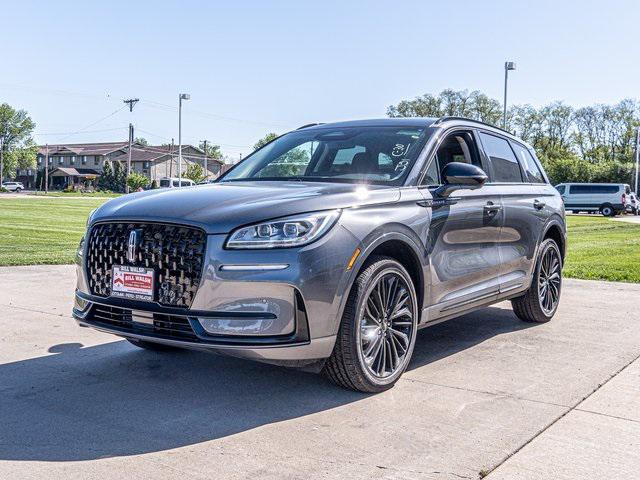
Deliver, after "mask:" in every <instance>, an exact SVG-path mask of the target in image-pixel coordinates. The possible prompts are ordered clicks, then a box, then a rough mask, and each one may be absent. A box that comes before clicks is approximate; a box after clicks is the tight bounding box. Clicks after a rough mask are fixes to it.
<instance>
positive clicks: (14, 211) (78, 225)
mask: <svg viewBox="0 0 640 480" xmlns="http://www.w3.org/2000/svg"><path fill="white" fill-rule="evenodd" d="M105 201H106V200H105V199H98V198H86V199H85V198H72V199H62V198H42V199H40V198H38V199H34V198H25V199H22V198H20V199H9V198H5V199H3V198H0V265H40V264H65V263H73V261H74V255H75V250H76V247H77V246H78V242H79V241H80V239H81V238H82V234H83V233H84V231H85V225H86V221H87V216H88V215H89V213H90V212H91V210H93V209H94V208H96V207H97V206H99V205H101V204H102V203H104V202H105Z"/></svg>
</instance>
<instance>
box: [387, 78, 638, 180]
mask: <svg viewBox="0 0 640 480" xmlns="http://www.w3.org/2000/svg"><path fill="white" fill-rule="evenodd" d="M500 107H501V104H500V102H498V101H497V100H495V99H491V98H489V97H487V96H486V95H484V94H482V93H480V92H477V91H473V92H471V93H469V92H468V91H467V90H461V91H456V90H451V89H447V90H443V91H442V92H440V93H439V94H438V95H432V94H428V93H427V94H425V95H423V96H422V97H417V98H415V99H413V100H403V101H401V102H399V103H398V104H397V105H392V106H390V107H389V108H388V110H387V114H388V115H389V116H390V117H412V116H421V117H442V116H446V115H455V116H462V117H467V118H472V119H476V120H482V121H484V122H486V123H490V124H498V123H499V122H500V120H501V117H502V112H501V108H500ZM506 120H507V122H506V123H507V130H509V131H510V132H514V133H515V134H516V136H519V137H520V138H522V139H523V140H525V141H526V142H527V143H529V144H531V146H533V147H534V149H535V150H536V153H537V155H538V157H539V158H540V160H541V161H542V163H543V165H544V167H545V170H546V171H547V174H548V175H549V177H550V179H551V181H552V182H553V183H560V182H566V181H573V182H580V181H582V182H615V183H618V182H625V183H629V182H631V180H632V177H633V155H634V151H635V129H636V128H637V127H638V126H640V106H639V104H638V102H637V101H635V100H631V99H624V100H622V101H620V102H619V103H617V104H614V105H600V104H598V105H591V106H587V107H582V108H579V109H574V108H573V107H571V106H570V105H565V104H564V103H562V102H552V103H550V104H548V105H544V106H542V107H539V108H536V107H533V106H531V105H513V106H511V107H510V108H509V110H508V111H507V119H506Z"/></svg>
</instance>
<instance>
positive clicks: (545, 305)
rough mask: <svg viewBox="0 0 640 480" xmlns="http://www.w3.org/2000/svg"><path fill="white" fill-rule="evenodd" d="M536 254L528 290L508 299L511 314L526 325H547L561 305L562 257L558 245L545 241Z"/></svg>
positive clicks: (550, 240)
mask: <svg viewBox="0 0 640 480" xmlns="http://www.w3.org/2000/svg"><path fill="white" fill-rule="evenodd" d="M539 252H540V253H539V254H538V261H537V262H536V268H535V270H534V274H533V280H532V281H531V286H530V287H529V290H527V292H526V293H525V294H524V295H523V296H521V297H517V298H514V299H513V300H511V305H512V306H513V311H514V313H515V314H516V316H517V317H518V318H519V319H520V320H524V321H525V322H535V323H545V322H548V321H549V320H551V319H552V318H553V315H554V314H555V313H556V310H557V309H558V304H559V303H560V290H561V288H562V257H561V256H560V249H559V248H558V244H557V243H556V242H555V241H554V240H552V239H550V238H548V239H546V240H545V241H544V242H542V244H541V245H540V249H539Z"/></svg>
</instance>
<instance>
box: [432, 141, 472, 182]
mask: <svg viewBox="0 0 640 480" xmlns="http://www.w3.org/2000/svg"><path fill="white" fill-rule="evenodd" d="M451 162H461V163H469V164H471V165H476V166H478V167H480V168H482V163H481V162H480V155H479V154H478V149H477V147H476V144H475V141H474V139H473V134H472V133H471V132H467V131H457V132H453V133H451V134H449V135H447V137H446V138H445V139H444V140H443V141H442V143H441V144H440V146H439V147H438V150H437V151H436V154H435V155H434V156H433V157H432V158H431V160H430V161H429V165H428V167H427V171H426V173H425V176H424V178H423V180H422V185H440V184H442V178H441V173H442V170H443V169H444V167H445V166H446V165H447V164H448V163H451Z"/></svg>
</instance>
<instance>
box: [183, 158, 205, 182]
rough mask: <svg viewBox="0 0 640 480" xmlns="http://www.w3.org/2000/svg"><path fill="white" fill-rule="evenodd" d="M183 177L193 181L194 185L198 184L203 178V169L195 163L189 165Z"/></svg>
mask: <svg viewBox="0 0 640 480" xmlns="http://www.w3.org/2000/svg"><path fill="white" fill-rule="evenodd" d="M184 177H185V178H188V179H190V180H193V181H194V182H195V183H200V182H202V181H203V180H204V178H205V175H204V169H203V168H202V167H201V166H200V165H199V164H197V163H190V164H189V166H188V167H187V172H186V173H185V174H184Z"/></svg>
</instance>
